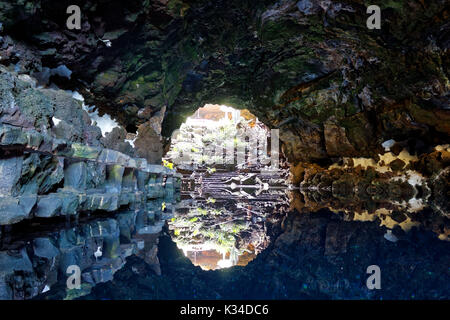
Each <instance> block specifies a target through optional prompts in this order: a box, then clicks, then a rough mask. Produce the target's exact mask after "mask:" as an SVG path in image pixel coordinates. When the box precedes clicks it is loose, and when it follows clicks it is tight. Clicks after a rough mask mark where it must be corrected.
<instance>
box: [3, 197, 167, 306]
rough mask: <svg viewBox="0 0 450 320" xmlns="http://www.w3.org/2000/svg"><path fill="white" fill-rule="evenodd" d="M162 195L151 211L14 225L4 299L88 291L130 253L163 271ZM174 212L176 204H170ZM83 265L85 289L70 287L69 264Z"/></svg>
mask: <svg viewBox="0 0 450 320" xmlns="http://www.w3.org/2000/svg"><path fill="white" fill-rule="evenodd" d="M162 203H163V200H154V201H151V202H149V203H148V207H147V208H148V209H149V210H148V211H147V212H144V211H125V212H121V213H118V214H116V215H114V216H108V217H104V218H99V216H100V217H101V213H98V214H96V215H95V217H96V218H93V217H94V216H91V217H83V218H80V220H79V221H60V220H52V221H48V220H45V221H44V222H42V221H34V222H32V223H22V224H18V225H14V226H13V227H12V228H11V229H10V230H7V232H5V233H4V234H2V238H1V244H0V299H29V298H32V297H35V296H37V295H39V294H40V293H45V292H47V291H49V290H51V289H52V288H53V287H54V286H59V291H60V293H59V294H60V298H61V299H73V298H76V297H78V296H82V295H85V294H88V293H89V292H90V290H91V289H92V287H93V286H95V285H97V284H98V283H102V282H106V281H109V280H112V279H113V276H114V274H115V272H116V271H117V270H120V269H121V268H122V267H123V266H124V264H125V260H126V258H127V257H129V256H131V255H135V256H139V257H141V258H142V259H143V260H144V261H145V262H146V263H147V264H148V265H149V266H150V267H151V268H152V269H153V270H154V272H155V273H157V274H160V273H161V270H160V266H159V261H158V256H157V253H158V246H157V245H158V237H159V234H160V231H161V229H162V228H163V226H164V223H165V222H164V220H165V219H166V218H167V217H166V216H165V215H166V214H167V213H165V212H162V210H161V209H162ZM166 206H167V207H168V208H166V211H170V209H171V205H170V204H166ZM71 265H76V266H79V267H80V269H81V289H80V290H76V289H72V290H70V289H67V287H66V280H67V278H68V276H69V275H68V274H67V273H66V271H67V268H68V267H69V266H71Z"/></svg>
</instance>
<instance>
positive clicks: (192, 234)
mask: <svg viewBox="0 0 450 320" xmlns="http://www.w3.org/2000/svg"><path fill="white" fill-rule="evenodd" d="M232 216H233V213H232V212H230V211H228V210H227V209H225V208H220V210H219V209H216V208H209V207H207V208H201V207H197V208H193V209H190V210H189V211H188V212H186V213H185V214H183V215H179V216H177V218H176V219H171V220H170V222H169V225H170V228H171V229H172V230H174V231H173V235H174V240H175V242H176V243H178V244H179V245H189V244H198V243H202V244H205V245H211V246H213V247H215V248H216V249H217V251H219V252H227V251H230V250H231V249H233V248H236V241H237V237H238V235H239V233H241V232H242V231H244V230H246V229H248V228H249V227H250V225H249V224H247V222H246V221H245V220H243V219H240V220H235V219H234V220H227V219H229V217H232ZM218 221H221V222H218Z"/></svg>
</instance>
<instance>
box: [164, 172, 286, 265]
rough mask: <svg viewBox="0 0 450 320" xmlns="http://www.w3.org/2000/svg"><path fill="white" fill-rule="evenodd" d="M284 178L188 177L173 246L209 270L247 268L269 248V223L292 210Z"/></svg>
mask: <svg viewBox="0 0 450 320" xmlns="http://www.w3.org/2000/svg"><path fill="white" fill-rule="evenodd" d="M285 174H286V172H283V171H279V172H277V173H265V174H262V173H260V172H240V171H235V172H228V171H223V172H215V173H214V174H209V173H208V172H207V171H204V172H193V173H192V174H185V177H184V178H183V179H182V188H181V190H182V191H181V193H182V201H181V202H180V203H179V204H177V206H176V210H175V213H174V217H173V218H172V219H171V220H170V221H169V229H170V230H171V234H172V237H173V239H174V241H175V242H176V243H177V245H178V247H179V248H180V249H182V250H183V252H184V254H185V255H186V256H187V257H188V258H189V259H190V260H191V261H192V262H193V264H194V265H198V266H200V267H201V268H202V269H204V270H214V269H221V268H228V267H231V266H234V265H241V266H244V265H246V264H247V263H248V262H250V261H251V260H253V259H254V258H255V257H256V255H257V254H258V253H260V252H261V251H262V250H264V249H265V248H266V247H267V246H268V244H269V241H270V239H269V238H268V236H267V221H270V219H271V218H272V217H274V216H277V215H280V214H281V213H284V212H286V211H287V210H288V209H289V191H290V190H289V185H288V184H287V181H288V180H287V177H286V176H284V175H285Z"/></svg>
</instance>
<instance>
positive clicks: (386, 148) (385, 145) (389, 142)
mask: <svg viewBox="0 0 450 320" xmlns="http://www.w3.org/2000/svg"><path fill="white" fill-rule="evenodd" d="M394 144H395V140H393V139H391V140H386V141H385V142H383V143H382V144H381V146H382V147H383V148H384V151H386V152H388V151H390V150H391V148H392V146H393V145H394Z"/></svg>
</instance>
